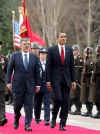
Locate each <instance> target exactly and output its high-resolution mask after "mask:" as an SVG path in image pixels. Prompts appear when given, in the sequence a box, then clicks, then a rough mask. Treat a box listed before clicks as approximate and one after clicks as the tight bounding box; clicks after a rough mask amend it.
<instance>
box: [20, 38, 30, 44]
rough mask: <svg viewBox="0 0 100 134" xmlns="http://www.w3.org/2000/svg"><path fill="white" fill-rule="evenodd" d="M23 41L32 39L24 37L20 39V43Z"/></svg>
mask: <svg viewBox="0 0 100 134" xmlns="http://www.w3.org/2000/svg"><path fill="white" fill-rule="evenodd" d="M23 41H30V39H29V38H28V37H25V38H22V39H21V40H20V43H22V42H23Z"/></svg>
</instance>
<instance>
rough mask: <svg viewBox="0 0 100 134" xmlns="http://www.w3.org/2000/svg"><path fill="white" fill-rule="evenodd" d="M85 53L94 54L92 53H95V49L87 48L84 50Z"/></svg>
mask: <svg viewBox="0 0 100 134" xmlns="http://www.w3.org/2000/svg"><path fill="white" fill-rule="evenodd" d="M84 53H87V54H92V53H93V48H92V47H86V48H85V49H84Z"/></svg>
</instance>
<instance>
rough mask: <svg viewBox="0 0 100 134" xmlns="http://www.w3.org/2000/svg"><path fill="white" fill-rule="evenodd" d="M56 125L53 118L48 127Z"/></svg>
mask: <svg viewBox="0 0 100 134" xmlns="http://www.w3.org/2000/svg"><path fill="white" fill-rule="evenodd" d="M55 126H56V121H55V120H52V121H51V123H50V127H51V128H54V127H55Z"/></svg>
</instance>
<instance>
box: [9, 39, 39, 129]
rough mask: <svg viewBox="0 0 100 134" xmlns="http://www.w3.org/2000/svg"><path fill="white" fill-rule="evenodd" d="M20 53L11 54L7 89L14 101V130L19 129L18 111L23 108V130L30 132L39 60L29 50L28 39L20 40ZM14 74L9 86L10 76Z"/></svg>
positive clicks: (37, 88)
mask: <svg viewBox="0 0 100 134" xmlns="http://www.w3.org/2000/svg"><path fill="white" fill-rule="evenodd" d="M21 47H22V51H21V52H15V53H13V54H12V57H11V59H10V62H9V64H8V69H7V83H8V84H7V87H8V88H9V89H10V90H11V89H12V92H13V99H14V113H15V120H14V128H15V129H17V128H18V127H19V118H20V116H21V114H20V111H21V108H22V106H24V111H25V130H26V131H32V129H31V127H30V125H31V121H32V110H33V95H34V90H36V92H39V90H40V71H39V59H38V58H37V57H36V56H35V55H34V54H32V53H29V50H30V40H29V38H23V39H22V40H21ZM12 73H14V76H13V81H12V84H11V75H12Z"/></svg>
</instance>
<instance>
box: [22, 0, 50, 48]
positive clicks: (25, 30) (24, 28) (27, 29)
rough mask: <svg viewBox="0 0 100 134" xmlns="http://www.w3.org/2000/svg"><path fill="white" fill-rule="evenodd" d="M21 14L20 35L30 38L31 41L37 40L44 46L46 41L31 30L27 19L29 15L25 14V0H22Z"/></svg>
mask: <svg viewBox="0 0 100 134" xmlns="http://www.w3.org/2000/svg"><path fill="white" fill-rule="evenodd" d="M22 10H23V11H22V14H21V16H20V36H21V38H23V37H28V38H30V41H31V42H38V44H39V45H41V46H46V45H47V44H46V42H45V41H44V40H43V39H42V38H41V37H40V36H39V35H37V34H36V33H35V32H33V31H32V29H31V26H30V21H29V16H28V14H27V9H26V5H25V0H22Z"/></svg>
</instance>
